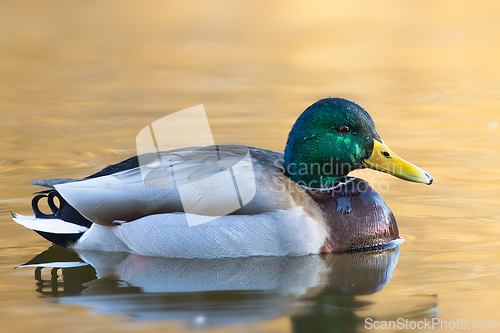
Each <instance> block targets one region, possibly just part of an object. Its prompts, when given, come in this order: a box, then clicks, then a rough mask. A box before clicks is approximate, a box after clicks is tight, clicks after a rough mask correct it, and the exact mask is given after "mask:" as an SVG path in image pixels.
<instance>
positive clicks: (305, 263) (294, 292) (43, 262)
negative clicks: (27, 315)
mask: <svg viewBox="0 0 500 333" xmlns="http://www.w3.org/2000/svg"><path fill="white" fill-rule="evenodd" d="M398 256H399V246H398V245H394V246H393V247H392V248H387V249H383V250H377V251H371V252H359V253H348V254H338V255H334V254H333V255H325V256H319V255H310V256H303V257H250V258H225V259H168V258H156V257H144V256H139V255H135V254H129V253H108V252H88V251H85V252H82V251H78V252H74V251H72V250H68V249H65V248H61V247H58V246H53V247H51V248H49V249H48V250H47V251H45V252H43V253H41V254H40V255H38V256H37V257H35V258H34V259H33V260H31V261H30V262H28V263H26V264H25V265H22V267H36V268H35V278H36V280H37V291H38V292H40V293H42V294H43V295H46V296H52V297H58V300H59V302H61V303H69V304H78V305H82V306H89V307H93V308H96V309H97V310H93V311H95V312H97V313H109V314H127V315H130V316H131V317H133V318H135V319H143V320H175V321H183V322H185V323H186V324H187V325H188V326H191V325H194V326H214V325H215V326H216V325H231V324H245V323H250V322H257V321H262V320H267V319H273V318H278V317H281V316H289V317H291V321H292V324H293V326H294V331H307V332H311V329H312V328H313V327H317V329H315V330H314V331H321V329H320V328H323V327H324V328H325V329H327V327H329V328H330V329H332V328H334V327H332V326H336V327H337V328H338V329H340V330H346V329H347V330H349V328H351V329H355V326H357V325H359V324H360V323H362V322H363V320H364V318H359V317H357V316H356V314H355V310H356V309H359V308H360V307H363V306H366V305H367V303H366V302H360V301H357V299H356V295H366V294H372V293H375V292H377V291H379V290H380V289H381V288H382V287H383V286H384V285H386V284H387V283H388V282H389V279H390V277H391V274H392V271H393V269H394V268H395V266H396V264H397V261H398ZM49 272H50V274H49ZM63 296H64V297H63ZM325 325H326V326H325Z"/></svg>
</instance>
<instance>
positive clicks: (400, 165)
mask: <svg viewBox="0 0 500 333" xmlns="http://www.w3.org/2000/svg"><path fill="white" fill-rule="evenodd" d="M362 165H363V166H364V167H365V168H370V169H375V170H378V171H382V172H385V173H388V174H390V175H393V176H396V177H398V178H401V179H404V180H409V181H412V182H417V183H424V184H427V185H430V184H432V177H431V175H429V174H428V173H427V172H425V171H424V170H422V169H420V168H419V167H418V166H416V165H413V164H411V163H410V162H407V161H405V160H403V159H402V158H400V157H399V156H398V155H396V154H394V152H393V151H392V150H390V149H389V147H387V146H386V145H385V144H383V143H382V142H380V141H377V140H373V152H372V155H371V156H370V157H369V158H368V159H366V160H363V162H362Z"/></svg>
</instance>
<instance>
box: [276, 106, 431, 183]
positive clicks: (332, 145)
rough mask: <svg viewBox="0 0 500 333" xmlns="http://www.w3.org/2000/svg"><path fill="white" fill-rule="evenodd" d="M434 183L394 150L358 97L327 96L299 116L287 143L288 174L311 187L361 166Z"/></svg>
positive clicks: (296, 180)
mask: <svg viewBox="0 0 500 333" xmlns="http://www.w3.org/2000/svg"><path fill="white" fill-rule="evenodd" d="M364 167H366V168H372V169H376V170H379V171H382V172H386V173H389V174H392V175H394V176H396V177H399V178H402V179H405V180H409V181H414V182H420V183H426V184H431V183H432V177H431V176H430V175H429V174H428V173H426V172H425V171H424V170H422V169H420V168H419V167H417V166H415V165H413V164H411V163H408V162H406V161H405V160H403V159H401V158H399V157H398V156H397V155H396V154H394V153H393V152H392V151H391V150H390V149H389V148H388V147H387V146H386V145H385V144H384V143H383V141H382V139H381V138H380V136H379V135H378V133H377V130H376V129H375V124H374V123H373V120H372V118H371V117H370V115H369V114H368V112H366V111H365V110H364V109H363V108H362V107H360V106H359V105H357V104H356V103H353V102H350V101H348V100H345V99H341V98H331V97H330V98H325V99H322V100H319V101H318V102H316V103H314V104H313V105H311V106H309V107H308V108H307V109H306V110H305V111H304V112H303V113H302V114H301V115H300V117H299V118H298V119H297V121H296V122H295V124H294V125H293V127H292V130H291V131H290V134H289V135H288V141H287V144H286V148H285V169H286V173H287V175H288V176H289V177H290V178H291V179H292V180H294V181H295V182H297V183H298V184H300V185H302V186H306V187H311V188H328V187H332V186H333V185H334V183H335V181H337V180H339V179H340V178H341V177H344V176H346V175H347V174H348V173H349V172H351V171H352V170H355V169H360V168H364Z"/></svg>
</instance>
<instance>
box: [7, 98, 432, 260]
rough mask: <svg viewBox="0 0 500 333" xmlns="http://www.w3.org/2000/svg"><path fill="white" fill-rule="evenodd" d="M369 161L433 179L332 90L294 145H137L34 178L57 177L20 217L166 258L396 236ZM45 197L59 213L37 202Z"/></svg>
mask: <svg viewBox="0 0 500 333" xmlns="http://www.w3.org/2000/svg"><path fill="white" fill-rule="evenodd" d="M221 156H222V158H221ZM159 161H163V162H161V163H160V162H159ZM164 161H167V162H166V163H164ZM360 168H371V169H375V170H378V171H381V172H386V173H389V174H392V175H394V176H396V177H399V178H401V179H405V180H409V181H413V182H419V183H425V184H431V183H432V177H431V176H430V175H429V174H428V173H426V172H425V171H424V170H422V169H420V168H419V167H417V166H415V165H413V164H411V163H409V162H406V161H405V160H403V159H401V158H399V157H398V156H397V155H396V154H395V153H394V152H392V151H391V150H390V149H389V148H388V147H387V146H386V145H385V144H384V142H383V141H382V139H381V138H380V136H379V135H378V133H377V131H376V129H375V124H374V122H373V120H372V119H371V117H370V115H369V114H368V113H367V112H366V111H365V110H364V109H363V108H362V107H360V106H359V105H358V104H356V103H353V102H350V101H348V100H345V99H341V98H331V97H330V98H325V99H322V100H319V101H318V102H316V103H314V104H312V105H311V106H309V107H308V108H307V109H306V110H305V111H304V112H303V113H302V114H301V115H300V116H299V118H298V119H297V121H296V122H295V124H294V125H293V127H292V129H291V131H290V133H289V136H288V141H287V144H286V147H285V151H284V154H282V153H279V152H274V151H269V150H266V149H260V148H254V147H246V146H238V145H216V146H202V147H188V148H181V149H175V150H170V151H162V152H157V153H150V154H144V155H140V156H135V157H132V158H129V159H127V160H125V161H123V162H120V163H118V164H114V165H111V166H108V167H106V168H104V169H103V170H101V171H99V172H97V173H95V174H93V175H90V176H88V177H86V178H84V179H48V180H40V181H35V182H33V183H32V184H34V185H39V186H44V187H47V188H48V189H47V190H45V191H41V192H38V193H36V196H35V197H34V198H33V200H32V207H33V211H34V213H35V215H34V216H22V215H17V214H13V216H14V220H15V221H16V222H17V223H19V224H22V225H24V226H26V227H28V228H30V229H33V230H35V231H36V232H38V233H39V234H40V235H41V236H43V237H45V238H46V239H48V240H49V241H52V242H53V243H55V244H58V245H62V246H67V247H72V248H75V249H83V250H102V251H118V252H132V253H137V254H142V255H150V256H164V257H188V258H189V257H192V258H195V257H197V258H215V257H244V256H298V255H307V254H313V253H331V252H342V251H352V250H359V249H366V248H373V247H380V246H383V245H384V244H388V243H391V242H392V243H393V242H397V241H398V239H399V231H398V227H397V224H396V220H395V218H394V215H393V214H392V212H391V210H390V209H389V207H388V206H387V204H386V203H385V202H384V200H383V199H382V198H381V197H380V195H379V194H378V193H377V192H376V191H374V190H373V189H372V188H371V187H370V186H369V185H368V183H367V182H366V181H364V180H362V179H359V178H354V177H349V176H348V174H349V173H350V172H351V171H352V170H355V169H360ZM145 169H147V170H148V171H147V173H146V176H144V175H145V173H144V170H145ZM45 198H46V199H47V202H48V205H49V207H50V209H51V210H52V214H45V213H43V212H42V211H41V210H40V209H39V207H38V203H39V201H40V200H41V199H45ZM54 198H57V199H58V200H54ZM235 198H236V199H235ZM57 201H58V202H59V203H58V204H57V205H56V202H57Z"/></svg>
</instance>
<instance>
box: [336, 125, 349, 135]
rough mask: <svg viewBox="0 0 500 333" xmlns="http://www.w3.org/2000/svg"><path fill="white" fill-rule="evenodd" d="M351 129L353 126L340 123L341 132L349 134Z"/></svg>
mask: <svg viewBox="0 0 500 333" xmlns="http://www.w3.org/2000/svg"><path fill="white" fill-rule="evenodd" d="M350 131H351V128H350V127H349V126H347V125H340V127H339V132H340V133H342V134H347V133H349V132H350Z"/></svg>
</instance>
